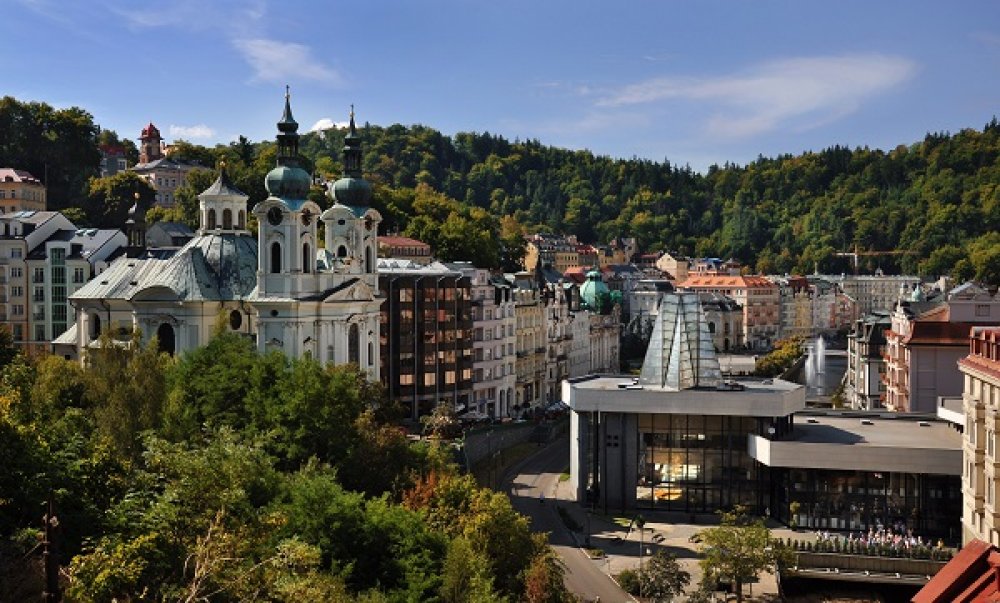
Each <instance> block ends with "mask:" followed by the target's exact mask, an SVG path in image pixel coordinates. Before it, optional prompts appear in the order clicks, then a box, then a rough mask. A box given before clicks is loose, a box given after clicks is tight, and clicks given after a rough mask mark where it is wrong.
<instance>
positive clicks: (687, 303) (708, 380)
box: [639, 293, 722, 390]
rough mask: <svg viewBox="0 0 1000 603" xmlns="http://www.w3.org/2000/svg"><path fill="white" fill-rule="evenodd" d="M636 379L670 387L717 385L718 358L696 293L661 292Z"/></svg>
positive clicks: (675, 388)
mask: <svg viewBox="0 0 1000 603" xmlns="http://www.w3.org/2000/svg"><path fill="white" fill-rule="evenodd" d="M639 383H641V384H642V385H649V386H653V387H662V388H665V389H672V390H680V389H690V388H693V387H718V386H719V385H721V383H722V372H721V370H720V369H719V359H718V357H716V355H715V345H714V344H713V343H712V336H711V335H710V334H709V332H708V324H707V323H706V322H705V317H704V314H703V313H702V310H701V302H700V300H699V299H698V294H697V293H668V294H666V295H664V296H663V298H662V300H661V301H660V308H659V314H658V315H657V317H656V323H655V324H654V325H653V333H652V336H651V337H650V340H649V348H647V350H646V358H645V360H644V361H643V363H642V372H641V373H640V374H639Z"/></svg>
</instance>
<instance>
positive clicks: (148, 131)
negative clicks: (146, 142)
mask: <svg viewBox="0 0 1000 603" xmlns="http://www.w3.org/2000/svg"><path fill="white" fill-rule="evenodd" d="M133 131H134V130H133ZM159 135H160V131H159V130H158V129H157V128H156V126H154V125H153V122H149V125H148V126H146V127H145V128H143V129H142V134H141V135H140V138H146V137H148V136H159Z"/></svg>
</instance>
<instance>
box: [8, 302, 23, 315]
mask: <svg viewBox="0 0 1000 603" xmlns="http://www.w3.org/2000/svg"><path fill="white" fill-rule="evenodd" d="M10 313H11V314H13V315H14V316H24V306H23V305H22V304H14V305H13V306H11V310H10Z"/></svg>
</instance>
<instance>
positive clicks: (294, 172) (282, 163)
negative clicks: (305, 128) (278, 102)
mask: <svg viewBox="0 0 1000 603" xmlns="http://www.w3.org/2000/svg"><path fill="white" fill-rule="evenodd" d="M291 97H292V94H291V90H290V88H289V87H288V86H285V110H284V111H283V112H282V114H281V120H279V121H278V166H277V167H276V168H274V169H273V170H271V171H270V172H268V174H267V178H266V179H265V180H264V186H265V188H267V192H268V194H270V195H271V196H273V197H278V198H279V199H285V200H288V199H305V198H306V195H307V194H308V193H309V186H310V185H311V184H312V178H310V177H309V174H307V173H306V171H305V170H303V169H302V168H301V167H300V166H299V124H298V122H297V121H295V118H294V117H292V101H291Z"/></svg>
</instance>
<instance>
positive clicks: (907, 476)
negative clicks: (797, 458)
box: [772, 469, 962, 541]
mask: <svg viewBox="0 0 1000 603" xmlns="http://www.w3.org/2000/svg"><path fill="white" fill-rule="evenodd" d="M774 484H775V498H776V504H775V506H774V508H773V509H772V514H773V515H774V516H775V517H776V518H777V519H779V520H781V521H782V522H784V523H787V524H791V523H792V519H793V518H792V514H791V512H790V509H791V508H792V507H793V506H794V507H795V508H796V510H797V513H796V516H795V517H794V520H795V524H796V525H798V526H799V527H803V528H812V529H823V530H846V531H855V532H856V531H862V532H867V531H868V530H869V529H876V530H877V529H879V528H881V527H886V528H892V529H893V530H894V531H897V532H898V531H900V530H902V531H908V530H912V531H913V533H914V534H917V535H920V536H924V537H932V538H943V539H945V540H947V541H953V540H955V539H957V537H958V535H959V534H960V532H959V517H960V516H961V508H962V490H961V482H960V479H959V478H958V476H954V475H915V474H912V473H889V472H872V471H835V470H824V469H778V470H775V471H774ZM793 503H798V504H796V505H793Z"/></svg>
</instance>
